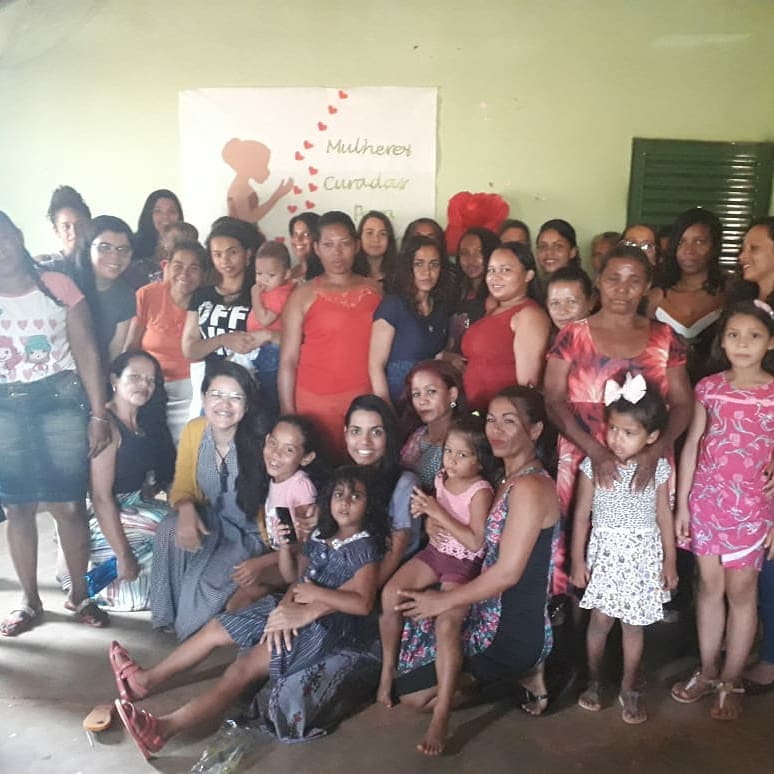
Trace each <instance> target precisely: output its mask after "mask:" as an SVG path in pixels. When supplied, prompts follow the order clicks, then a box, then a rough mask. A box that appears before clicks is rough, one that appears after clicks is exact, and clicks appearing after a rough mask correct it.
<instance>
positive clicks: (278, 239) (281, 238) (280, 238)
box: [274, 236, 285, 244]
mask: <svg viewBox="0 0 774 774" xmlns="http://www.w3.org/2000/svg"><path fill="white" fill-rule="evenodd" d="M274 241H275V242H282V243H283V244H284V243H285V237H284V236H279V237H274Z"/></svg>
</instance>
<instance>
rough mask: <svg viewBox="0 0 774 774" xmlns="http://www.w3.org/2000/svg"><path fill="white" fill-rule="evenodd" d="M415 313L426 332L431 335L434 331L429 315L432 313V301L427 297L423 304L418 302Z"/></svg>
mask: <svg viewBox="0 0 774 774" xmlns="http://www.w3.org/2000/svg"><path fill="white" fill-rule="evenodd" d="M417 313H418V314H419V317H420V318H421V319H422V320H423V321H424V323H425V325H426V326H427V332H428V333H433V332H434V331H435V326H434V325H433V322H432V320H431V319H430V315H431V314H432V313H433V299H432V298H430V297H428V298H426V299H425V300H424V302H419V303H418V304H417Z"/></svg>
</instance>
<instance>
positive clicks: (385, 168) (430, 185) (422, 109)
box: [179, 87, 437, 239]
mask: <svg viewBox="0 0 774 774" xmlns="http://www.w3.org/2000/svg"><path fill="white" fill-rule="evenodd" d="M436 92H437V90H436V89H435V88H392V87H373V88H371V87H369V88H353V89H338V88H336V89H329V88H317V87H308V88H307V87H293V88H284V87H283V88H249V89H241V88H240V89H197V90H194V91H184V92H181V93H180V102H179V104H180V154H181V166H182V169H181V172H182V175H181V178H182V190H181V192H180V194H181V200H182V203H183V208H184V210H185V216H186V220H188V221H190V222H192V223H194V224H195V225H196V226H197V227H198V228H199V229H200V231H201V233H202V239H203V238H204V236H205V235H206V234H207V231H208V230H209V226H210V224H211V223H212V221H213V220H215V218H217V217H219V216H221V215H226V214H232V215H235V216H237V217H240V218H243V219H244V220H248V221H251V222H254V223H258V224H259V226H260V228H261V230H262V231H263V232H264V234H266V236H267V237H268V238H270V239H274V238H276V237H281V238H283V239H284V238H286V237H287V226H288V220H289V219H290V218H291V217H292V216H293V215H294V214H297V213H299V212H304V211H310V210H311V211H314V212H317V213H323V212H325V211H327V210H343V211H344V212H347V213H349V214H350V215H351V216H352V219H353V220H354V221H355V223H356V224H357V222H358V220H359V219H360V218H361V217H362V215H363V214H364V213H366V212H368V210H371V209H376V210H382V211H384V212H386V213H387V214H388V215H389V216H390V217H391V218H392V220H393V224H394V225H395V230H396V234H397V236H398V238H400V235H401V233H402V230H403V229H404V228H405V226H406V225H407V224H408V223H409V222H410V221H411V220H413V219H414V218H417V217H421V216H425V217H427V216H429V217H434V214H435V163H436V103H437V93H436Z"/></svg>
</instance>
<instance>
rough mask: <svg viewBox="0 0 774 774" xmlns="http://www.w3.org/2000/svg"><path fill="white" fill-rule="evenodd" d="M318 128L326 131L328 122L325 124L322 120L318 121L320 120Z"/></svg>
mask: <svg viewBox="0 0 774 774" xmlns="http://www.w3.org/2000/svg"><path fill="white" fill-rule="evenodd" d="M317 128H318V129H319V130H320V131H321V132H324V131H325V130H326V129H327V128H328V125H327V124H324V123H323V122H322V121H318V122H317Z"/></svg>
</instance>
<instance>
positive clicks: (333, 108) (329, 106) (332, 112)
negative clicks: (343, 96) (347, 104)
mask: <svg viewBox="0 0 774 774" xmlns="http://www.w3.org/2000/svg"><path fill="white" fill-rule="evenodd" d="M328 112H329V113H330V114H331V115H333V114H334V113H338V112H339V109H338V108H335V107H333V105H328Z"/></svg>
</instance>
